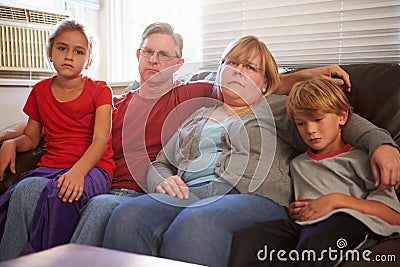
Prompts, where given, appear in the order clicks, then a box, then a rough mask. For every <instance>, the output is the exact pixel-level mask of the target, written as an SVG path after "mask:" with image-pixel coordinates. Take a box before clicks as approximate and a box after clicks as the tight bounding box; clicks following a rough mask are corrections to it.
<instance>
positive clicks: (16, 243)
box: [0, 177, 141, 260]
mask: <svg viewBox="0 0 400 267" xmlns="http://www.w3.org/2000/svg"><path fill="white" fill-rule="evenodd" d="M48 181H49V179H47V178H41V177H34V178H26V179H25V180H23V181H21V182H19V183H18V185H17V186H16V187H15V188H14V190H13V192H12V195H11V198H10V204H9V210H8V214H7V221H6V224H5V230H4V235H3V238H2V240H1V243H0V260H8V259H13V258H16V257H18V256H20V255H21V254H22V252H23V251H24V249H25V247H26V246H27V244H28V238H29V231H30V228H31V223H32V218H33V214H34V212H35V209H36V203H37V202H38V200H39V197H40V194H41V192H42V191H43V189H44V188H45V186H46V184H47V183H48ZM110 193H111V194H115V195H109V194H105V195H99V196H96V197H94V198H92V199H91V200H89V202H88V203H87V204H86V206H85V207H84V208H82V210H81V219H80V220H79V223H78V226H77V228H76V230H75V232H74V234H73V236H72V239H71V242H72V241H74V242H75V243H82V244H86V243H87V244H88V245H97V246H101V244H102V241H103V234H104V229H105V225H106V224H107V221H108V218H109V216H110V215H111V211H112V209H113V208H114V207H115V206H116V205H118V204H119V203H120V202H122V201H123V200H126V199H130V197H134V196H138V195H140V194H141V193H138V192H136V191H132V190H127V189H114V190H111V191H110ZM92 204H93V205H92ZM89 207H90V208H89ZM88 229H89V230H88ZM80 234H81V235H82V236H80Z"/></svg>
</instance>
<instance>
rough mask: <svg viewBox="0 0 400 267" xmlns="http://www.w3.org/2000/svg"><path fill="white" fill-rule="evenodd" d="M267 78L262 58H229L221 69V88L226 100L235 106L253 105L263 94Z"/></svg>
mask: <svg viewBox="0 0 400 267" xmlns="http://www.w3.org/2000/svg"><path fill="white" fill-rule="evenodd" d="M267 85H268V83H267V79H266V78H265V74H264V71H263V70H262V68H261V64H260V60H259V58H257V57H253V58H251V59H249V60H234V59H230V58H227V59H226V60H225V62H224V63H223V66H222V69H221V88H222V94H223V96H224V102H225V103H226V104H229V105H234V106H244V105H247V106H249V105H252V104H254V103H255V102H257V100H259V99H260V97H261V96H262V95H263V90H264V92H265V90H266V87H267Z"/></svg>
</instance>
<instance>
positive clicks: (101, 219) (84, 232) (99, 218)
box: [71, 188, 143, 247]
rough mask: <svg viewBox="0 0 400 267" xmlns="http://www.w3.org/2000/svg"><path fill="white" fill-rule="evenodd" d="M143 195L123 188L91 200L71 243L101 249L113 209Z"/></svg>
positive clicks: (84, 209) (82, 211)
mask: <svg viewBox="0 0 400 267" xmlns="http://www.w3.org/2000/svg"><path fill="white" fill-rule="evenodd" d="M142 194H143V193H139V192H136V191H133V190H128V189H123V188H122V189H113V190H111V191H110V194H105V195H99V196H96V197H94V198H92V199H90V200H89V202H88V203H87V205H86V206H85V207H84V208H83V209H82V210H81V218H80V220H79V223H78V225H77V227H76V229H75V232H74V234H73V236H72V238H71V243H78V244H85V245H90V246H97V247H101V246H102V243H103V236H104V231H105V229H106V226H107V223H108V219H109V218H110V216H111V213H112V211H113V209H114V208H115V207H116V206H118V205H119V204H120V203H122V202H124V201H127V200H129V199H131V198H132V197H137V196H140V195H142Z"/></svg>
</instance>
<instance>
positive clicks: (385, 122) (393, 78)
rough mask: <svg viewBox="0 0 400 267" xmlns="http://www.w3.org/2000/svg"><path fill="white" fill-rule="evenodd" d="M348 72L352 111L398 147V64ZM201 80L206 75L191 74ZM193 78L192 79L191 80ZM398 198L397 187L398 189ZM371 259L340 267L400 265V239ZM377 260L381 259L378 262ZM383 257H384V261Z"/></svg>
mask: <svg viewBox="0 0 400 267" xmlns="http://www.w3.org/2000/svg"><path fill="white" fill-rule="evenodd" d="M341 67H342V68H344V69H345V70H346V71H347V72H348V73H349V74H350V79H351V83H352V91H351V93H349V94H347V96H348V98H349V99H350V102H351V103H352V105H353V107H354V110H355V113H357V114H359V115H361V116H363V117H365V118H367V119H369V120H370V121H372V122H373V123H374V124H376V125H378V126H379V127H382V128H385V129H387V130H388V131H389V132H390V134H391V135H392V137H393V139H394V140H395V141H396V143H397V145H399V146H400V65H398V64H378V63H370V64H352V65H343V66H341ZM193 77H194V79H204V77H205V75H198V74H197V76H193ZM192 80H193V79H192ZM44 152H45V146H44V144H41V145H39V147H38V148H36V149H34V150H32V151H29V152H25V153H19V154H18V155H17V173H16V174H11V173H10V172H7V173H6V179H5V180H4V181H3V182H1V183H0V194H2V193H3V192H4V190H6V188H7V187H8V186H9V185H10V184H11V183H12V182H14V181H15V180H16V179H18V177H19V175H20V174H21V173H23V172H25V171H26V170H29V169H32V168H33V167H34V166H35V164H36V163H37V162H38V160H39V159H40V157H41V155H42V154H43V153H44ZM397 193H398V197H400V190H399V191H398V192H397ZM368 249H369V250H371V251H372V254H371V255H369V258H370V259H371V261H370V262H367V261H364V260H362V259H360V261H356V260H354V261H344V262H342V264H341V265H340V266H344V267H351V266H400V238H399V237H394V238H391V239H388V240H383V241H381V242H379V243H378V244H375V245H373V246H372V247H369V248H368ZM378 260H381V261H380V262H379V261H378ZM382 260H385V262H383V261H382Z"/></svg>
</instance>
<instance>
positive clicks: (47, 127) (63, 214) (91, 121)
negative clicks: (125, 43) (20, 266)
mask: <svg viewBox="0 0 400 267" xmlns="http://www.w3.org/2000/svg"><path fill="white" fill-rule="evenodd" d="M96 48H97V38H96V37H95V36H94V35H93V34H92V33H91V31H90V29H89V28H88V27H87V26H86V25H85V24H83V23H82V22H80V21H77V20H75V19H66V20H63V21H61V22H60V23H59V24H58V25H57V26H56V27H55V29H54V30H53V32H52V33H51V34H50V36H49V37H48V40H47V44H46V52H47V57H48V59H49V61H50V62H51V63H52V66H53V67H54V69H55V70H56V72H57V74H56V75H55V76H53V77H51V78H48V79H44V80H42V81H40V82H38V83H37V84H36V85H35V86H34V87H33V89H32V91H31V93H30V95H29V97H28V100H27V102H26V104H25V106H24V112H25V113H26V114H27V115H28V116H29V120H28V124H27V126H26V128H25V132H24V134H23V135H22V136H20V137H18V138H15V139H11V140H8V141H5V142H4V143H3V145H2V147H1V149H0V180H2V179H3V172H4V170H5V168H6V167H7V166H8V165H9V166H10V170H11V171H12V172H15V154H16V152H22V151H28V150H31V149H33V148H35V147H36V146H37V145H38V143H39V141H40V138H41V133H42V130H43V132H44V133H45V137H44V141H45V143H46V154H45V155H44V156H43V157H42V159H41V162H40V163H39V167H38V168H36V169H35V170H33V171H29V172H27V173H25V174H24V175H22V176H21V179H20V181H21V180H23V179H26V178H28V177H45V178H48V179H49V182H48V183H47V185H46V187H45V188H44V190H43V191H42V194H41V196H40V198H39V201H38V204H37V207H36V211H35V214H34V218H33V221H32V228H31V230H30V238H29V244H28V247H27V248H26V250H25V253H31V252H36V251H40V250H43V249H47V248H50V247H53V246H56V245H60V244H63V243H68V242H69V240H70V238H71V236H72V234H73V231H74V229H75V226H76V224H77V223H78V220H79V210H80V209H81V208H82V207H83V205H85V203H87V201H88V200H89V199H90V198H91V197H93V196H96V195H98V194H103V193H107V192H108V191H109V189H110V186H111V179H112V175H113V171H114V168H115V163H114V161H113V159H112V157H113V152H112V149H111V143H110V130H111V112H112V91H111V88H110V87H109V86H108V85H107V83H105V82H103V81H94V80H91V79H90V78H88V77H86V76H85V70H86V69H88V68H89V67H90V65H91V64H92V62H93V56H94V55H95V50H96ZM30 179H35V178H30ZM13 187H15V185H14V186H11V187H10V188H9V190H8V191H7V192H6V193H4V194H3V195H2V196H1V197H0V234H2V232H3V229H4V222H5V219H6V213H7V207H8V202H9V199H10V196H11V192H12V188H13Z"/></svg>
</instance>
